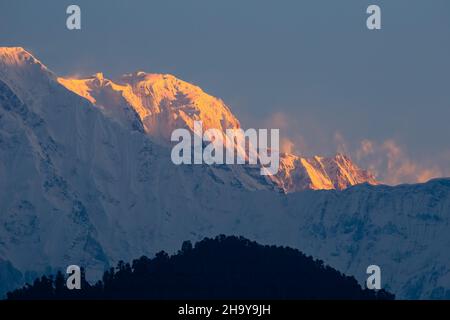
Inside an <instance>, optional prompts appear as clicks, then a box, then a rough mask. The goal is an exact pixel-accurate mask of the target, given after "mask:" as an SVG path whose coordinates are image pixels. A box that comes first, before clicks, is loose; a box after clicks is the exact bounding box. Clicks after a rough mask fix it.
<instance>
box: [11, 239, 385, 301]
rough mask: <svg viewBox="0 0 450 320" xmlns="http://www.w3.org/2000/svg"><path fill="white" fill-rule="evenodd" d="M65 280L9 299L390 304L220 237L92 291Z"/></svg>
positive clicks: (138, 263) (303, 259)
mask: <svg viewBox="0 0 450 320" xmlns="http://www.w3.org/2000/svg"><path fill="white" fill-rule="evenodd" d="M65 283H66V279H65V276H64V275H63V274H62V273H61V272H59V273H58V274H57V275H55V276H43V277H42V278H40V279H37V280H36V281H35V282H34V283H33V284H32V285H27V286H25V287H24V288H21V289H18V290H16V291H14V292H10V293H9V294H8V299H12V300H14V299H393V298H394V296H393V295H391V294H390V293H387V292H386V291H384V290H381V291H378V292H375V291H372V290H368V289H362V288H361V286H360V285H359V284H358V283H357V281H356V280H355V279H354V278H353V277H349V276H345V275H343V274H342V273H340V272H338V271H336V270H334V269H333V268H331V267H328V266H325V265H324V264H323V262H322V261H319V260H314V259H313V258H311V257H307V256H306V255H304V254H303V253H301V252H300V251H298V250H294V249H290V248H285V247H276V246H262V245H259V244H257V243H256V242H252V241H249V240H247V239H244V238H238V237H226V236H219V237H217V238H215V239H204V240H202V241H200V242H198V243H197V244H195V247H193V246H192V244H191V243H190V242H185V243H183V246H182V249H181V250H180V251H179V252H178V253H177V254H175V255H173V256H169V255H168V254H167V253H165V252H160V253H158V254H157V255H156V256H155V257H154V258H152V259H150V258H148V257H145V256H144V257H141V258H139V259H137V260H134V261H133V262H132V263H131V264H129V263H124V262H119V263H118V265H117V267H116V268H111V269H110V270H109V271H106V272H105V273H104V275H103V279H102V280H101V281H99V282H97V283H96V284H95V285H91V284H89V283H88V282H86V281H85V280H83V281H82V288H81V290H72V291H70V290H68V289H67V288H66V287H65Z"/></svg>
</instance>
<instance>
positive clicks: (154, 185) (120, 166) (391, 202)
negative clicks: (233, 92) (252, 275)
mask: <svg viewBox="0 0 450 320" xmlns="http://www.w3.org/2000/svg"><path fill="white" fill-rule="evenodd" d="M95 78H96V79H91V80H92V81H93V82H94V81H97V80H100V79H99V78H101V77H99V75H97V76H96V77H95ZM103 81H105V79H103ZM90 97H92V98H93V99H95V102H96V103H97V102H98V101H102V99H103V98H104V97H102V96H99V95H91V96H90ZM122 97H123V96H122ZM87 98H88V97H85V98H83V97H80V95H78V94H74V93H73V92H72V91H71V90H67V89H66V87H64V86H62V85H61V84H60V83H59V82H58V81H57V78H56V76H55V75H53V74H52V73H51V72H50V71H49V70H48V69H47V68H46V67H45V66H43V65H42V64H41V63H40V62H39V61H38V60H36V59H35V58H33V57H32V56H31V55H30V54H29V53H27V52H26V51H24V50H23V49H16V48H7V49H5V48H2V49H0V273H1V274H0V279H2V281H0V294H1V293H4V292H5V290H7V289H9V288H11V287H13V286H15V285H17V284H18V283H20V282H21V281H24V280H25V279H26V280H28V279H30V278H31V277H32V275H33V274H36V273H38V274H40V273H43V272H48V271H51V269H52V268H65V267H66V266H67V265H70V264H78V265H82V266H85V267H86V269H87V273H88V277H89V278H91V279H92V278H95V277H98V276H100V275H101V274H102V272H103V270H104V268H105V267H108V266H111V265H113V264H116V263H117V261H118V260H130V259H132V258H134V257H139V256H141V255H147V256H152V255H153V254H154V253H155V252H156V251H160V250H166V251H168V252H174V251H175V250H177V249H178V248H179V246H180V244H181V243H182V241H184V240H194V241H197V240H201V239H202V238H203V237H205V236H208V237H213V236H216V235H218V234H228V235H242V236H245V237H247V238H250V239H252V240H257V241H258V242H261V243H263V244H277V245H287V246H290V247H293V248H298V249H300V250H302V251H303V252H305V253H307V254H309V255H313V256H314V257H315V258H319V259H321V260H324V261H325V262H326V263H328V264H330V265H331V266H333V267H335V268H336V269H338V270H340V271H342V272H345V273H347V274H350V275H354V276H355V277H356V278H357V279H358V280H359V281H360V283H361V284H363V283H364V281H365V279H366V277H367V275H366V274H365V271H366V268H367V266H369V265H372V264H377V265H379V266H380V267H381V270H382V285H383V287H384V288H386V289H388V290H389V291H391V292H393V293H395V294H396V295H397V296H398V297H400V298H431V297H432V298H450V291H449V288H450V252H449V251H448V250H447V248H448V247H449V246H450V236H449V235H450V227H449V226H450V224H449V218H450V216H449V214H450V180H446V179H441V180H435V181H430V182H429V183H426V184H419V185H403V186H397V187H386V186H371V185H368V184H364V185H358V186H355V187H349V188H347V189H345V190H344V191H336V190H322V191H311V190H306V191H303V192H295V193H291V194H284V193H279V192H274V189H273V185H272V184H271V183H270V182H268V181H266V180H264V179H263V178H261V176H260V175H259V170H256V173H255V174H253V173H252V171H251V170H250V169H249V168H247V167H245V166H203V165H196V166H187V165H185V166H175V165H173V164H172V161H171V160H170V148H168V147H166V146H164V145H163V144H156V143H154V141H153V140H152V138H153V137H152V136H149V135H148V134H146V133H145V131H146V130H147V129H146V128H145V126H142V127H141V129H143V130H144V131H142V130H140V129H139V128H140V127H139V126H138V127H136V128H133V126H129V125H124V124H130V122H127V121H128V120H130V119H131V120H132V121H131V123H132V122H133V121H134V120H135V119H136V118H133V117H132V115H133V113H131V112H136V114H137V115H139V113H138V112H137V111H136V109H134V108H128V107H129V106H130V104H125V103H123V104H121V105H119V106H122V107H124V108H123V109H116V111H117V113H116V111H114V113H113V114H114V115H117V114H118V115H121V116H122V115H126V116H127V117H128V115H130V118H127V117H125V118H120V120H118V119H116V118H115V117H112V116H110V115H111V114H107V113H105V112H104V110H101V108H99V107H98V106H94V105H93V104H92V103H91V102H90V101H89V100H88V99H87ZM119 98H120V97H119ZM120 99H122V98H120ZM120 99H119V100H120ZM120 101H122V102H123V101H124V100H120ZM108 107H111V106H110V104H109V103H108V104H106V103H105V106H104V108H108ZM183 108H184V107H182V109H183ZM123 110H128V111H124V112H122V111H123ZM161 113H164V111H162V112H161ZM184 113H186V112H184ZM186 114H187V113H186ZM139 119H141V118H140V116H139ZM159 119H161V118H159ZM122 120H125V122H121V121H122ZM187 122H188V121H187V120H186V123H187ZM141 123H143V122H142V121H141ZM214 125H215V124H214ZM316 161H317V163H315V162H313V161H312V160H308V161H305V162H308V164H309V165H310V166H312V167H314V168H315V170H317V171H318V172H321V175H322V177H321V178H320V179H319V178H318V180H319V181H321V183H322V182H323V183H324V185H325V184H327V188H328V189H333V188H332V187H334V188H336V189H338V188H339V186H340V183H342V177H347V176H346V175H345V174H340V172H341V169H339V171H337V169H336V168H338V167H339V168H341V167H342V168H344V169H345V168H346V170H350V169H349V168H352V167H351V162H349V161H347V160H346V159H345V157H343V156H340V157H337V158H336V159H334V160H326V159H320V161H319V160H317V159H316ZM293 163H294V165H295V161H293ZM320 166H321V167H323V170H322V169H320ZM305 167H307V166H305ZM318 168H319V169H320V170H319V169H318ZM353 169H354V168H353ZM291 171H292V170H291ZM354 171H357V170H356V169H355V170H354ZM342 172H344V171H343V170H342ZM325 173H326V174H325ZM327 177H328V178H327ZM347 178H348V177H347ZM327 179H328V180H329V182H326V181H327ZM311 180H313V179H311ZM314 181H316V180H314ZM330 181H331V182H330ZM5 279H6V280H5Z"/></svg>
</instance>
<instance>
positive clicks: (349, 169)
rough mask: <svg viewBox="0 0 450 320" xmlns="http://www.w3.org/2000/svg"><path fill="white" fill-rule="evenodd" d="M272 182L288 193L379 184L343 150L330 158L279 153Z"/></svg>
mask: <svg viewBox="0 0 450 320" xmlns="http://www.w3.org/2000/svg"><path fill="white" fill-rule="evenodd" d="M275 182H276V183H277V184H278V185H279V186H280V187H281V188H282V189H283V190H285V192H288V193H289V192H297V191H302V190H333V189H336V190H343V189H346V188H348V187H350V186H354V185H357V184H362V183H369V184H372V185H376V184H379V182H378V181H377V180H376V179H375V177H374V176H373V175H372V174H371V173H370V172H368V171H366V170H362V169H361V168H359V167H358V166H357V165H356V164H355V163H353V162H352V161H351V159H350V158H348V157H347V156H345V155H343V154H337V155H336V156H335V157H332V158H324V157H319V156H315V157H312V158H305V157H300V156H296V155H293V154H286V153H284V154H281V158H280V170H279V172H278V174H277V176H276V177H275Z"/></svg>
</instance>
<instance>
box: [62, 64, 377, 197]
mask: <svg viewBox="0 0 450 320" xmlns="http://www.w3.org/2000/svg"><path fill="white" fill-rule="evenodd" d="M58 81H59V83H61V84H62V85H64V86H65V87H66V88H67V89H69V90H71V91H73V92H74V93H76V94H78V95H79V96H81V97H84V98H86V99H88V100H89V101H90V102H91V103H93V104H94V105H96V106H97V107H99V108H100V109H101V110H102V111H103V112H104V113H105V114H107V115H108V116H111V117H112V118H113V119H115V120H117V121H118V122H120V123H122V124H123V125H125V126H126V127H131V128H140V127H141V126H140V125H139V124H138V123H137V122H138V121H136V118H135V117H134V116H135V115H137V116H138V118H139V119H140V121H141V123H142V127H143V128H144V130H145V132H146V133H147V134H149V135H150V136H152V137H153V138H156V139H158V141H159V142H162V143H164V144H168V143H169V142H170V136H171V133H172V132H173V131H174V130H175V129H178V128H186V129H189V130H190V131H191V132H194V128H193V123H194V121H202V123H203V129H204V130H207V129H218V130H220V131H221V132H223V133H225V130H226V129H237V128H240V123H239V121H238V120H237V118H236V117H235V116H234V115H233V114H232V113H231V111H230V109H229V108H228V107H227V106H226V105H225V104H224V103H223V102H222V101H221V100H219V99H217V98H214V97H212V96H210V95H208V94H207V93H205V92H203V91H202V90H201V89H200V88H199V87H197V86H194V85H192V84H189V83H187V82H184V81H182V80H179V79H177V78H175V77H174V76H171V75H162V74H148V73H144V72H136V73H133V74H127V75H124V76H122V77H121V78H120V79H119V80H117V81H116V82H113V81H111V80H108V79H105V78H104V77H103V74H101V73H98V74H96V75H95V76H93V77H91V78H87V79H73V78H71V79H69V78H58ZM124 110H126V111H124ZM133 111H134V112H133ZM240 152H242V153H244V152H245V150H240ZM271 180H272V181H273V182H274V183H275V184H276V185H277V186H279V187H280V188H281V189H282V190H284V191H285V192H296V191H302V190H307V189H312V190H330V189H338V190H342V189H345V188H347V187H349V186H353V185H356V184H361V183H370V184H377V181H376V179H375V177H373V176H372V175H371V174H370V173H369V172H367V171H364V170H361V169H360V168H358V167H357V166H356V165H355V164H354V163H352V161H351V160H350V159H349V158H348V157H346V156H345V155H342V154H338V155H336V156H335V157H334V158H322V157H318V156H316V157H313V158H302V157H299V156H296V155H292V154H283V155H281V159H280V170H279V173H278V174H277V175H276V176H274V177H271Z"/></svg>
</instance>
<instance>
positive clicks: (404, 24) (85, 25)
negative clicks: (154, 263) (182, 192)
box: [0, 0, 450, 183]
mask: <svg viewBox="0 0 450 320" xmlns="http://www.w3.org/2000/svg"><path fill="white" fill-rule="evenodd" d="M69 4H78V5H79V6H80V7H81V10H82V30H81V31H69V30H67V29H66V27H65V21H66V17H67V15H66V13H65V10H66V8H67V6H68V5H69ZM369 4H378V5H379V6H380V7H381V9H382V30H381V31H369V30H367V28H366V18H367V14H366V8H367V7H368V5H369ZM0 45H1V46H23V47H25V48H26V49H28V50H30V51H31V52H33V53H34V54H35V55H36V57H38V58H39V59H40V60H41V61H42V62H43V63H45V64H46V65H47V66H48V67H49V68H50V69H52V70H53V71H55V72H56V73H57V74H59V75H74V74H77V75H89V74H93V73H95V72H97V71H103V72H104V73H105V75H106V76H107V77H110V78H114V77H116V76H118V75H120V74H122V73H128V72H132V71H136V70H143V71H147V72H161V73H172V74H174V75H176V76H177V77H179V78H181V79H183V80H186V81H189V82H192V83H195V84H197V85H199V86H200V87H202V88H203V89H204V90H205V91H207V92H208V93H211V94H213V95H215V96H218V97H220V98H222V99H223V100H224V101H225V102H226V103H227V104H228V105H229V106H230V107H231V108H232V111H233V112H234V113H235V114H236V115H237V116H238V117H239V118H240V120H241V122H242V124H243V125H244V126H245V127H267V126H275V127H280V128H281V130H282V131H281V134H282V136H284V137H285V138H289V139H290V141H292V142H293V143H294V145H295V147H294V149H297V151H298V152H301V153H303V154H305V155H310V154H315V153H320V154H324V155H329V154H332V153H334V152H336V150H344V151H346V152H348V153H349V154H351V155H352V157H353V158H355V159H357V160H358V161H359V162H360V163H361V164H363V165H365V166H369V167H371V168H372V169H373V170H375V171H377V172H378V174H379V175H380V176H381V177H382V178H383V179H384V180H385V181H388V182H391V183H396V182H404V181H416V180H425V179H427V178H428V177H432V176H439V175H448V176H450V142H449V140H450V1H448V0H432V1H430V0H417V1H415V0H395V1H392V0H391V1H378V0H371V1H366V0H341V1H338V0H328V1H323V0H308V1H299V0H296V1H275V0H272V1H261V0H245V1H244V0H227V1H218V0H217V1H211V0H202V1H197V0H180V1H167V0H161V1H152V0H142V1H141V0H127V1H123V0H108V1H106V0H95V1H92V0H86V1H82V0H72V1H65V0H59V1H50V0H49V1H44V0H40V1H32V0H29V1H25V0H0ZM389 179H390V180H389Z"/></svg>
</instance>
